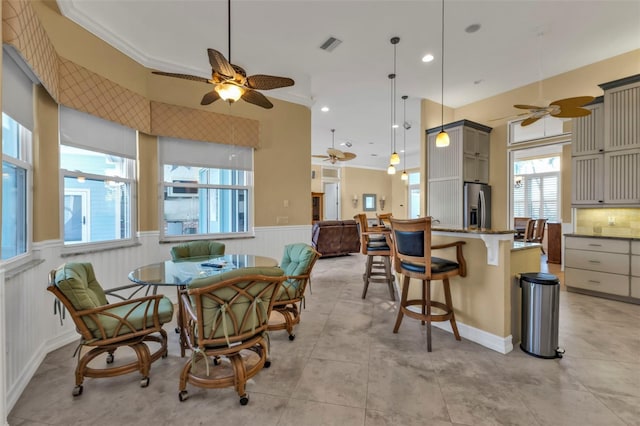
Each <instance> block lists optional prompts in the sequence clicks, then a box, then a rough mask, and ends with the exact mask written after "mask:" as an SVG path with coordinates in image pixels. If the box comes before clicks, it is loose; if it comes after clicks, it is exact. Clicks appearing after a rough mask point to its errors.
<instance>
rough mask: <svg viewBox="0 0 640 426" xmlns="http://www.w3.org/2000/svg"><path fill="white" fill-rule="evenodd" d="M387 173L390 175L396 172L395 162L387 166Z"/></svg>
mask: <svg viewBox="0 0 640 426" xmlns="http://www.w3.org/2000/svg"><path fill="white" fill-rule="evenodd" d="M387 174H388V175H395V174H396V167H395V166H394V165H393V164H389V167H388V168H387Z"/></svg>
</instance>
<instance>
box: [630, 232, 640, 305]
mask: <svg viewBox="0 0 640 426" xmlns="http://www.w3.org/2000/svg"><path fill="white" fill-rule="evenodd" d="M631 297H634V298H636V299H640V241H632V242H631Z"/></svg>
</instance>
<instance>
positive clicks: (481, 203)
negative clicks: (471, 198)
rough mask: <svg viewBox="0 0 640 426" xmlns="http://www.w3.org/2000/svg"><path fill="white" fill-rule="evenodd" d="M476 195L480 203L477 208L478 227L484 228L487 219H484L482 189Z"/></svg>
mask: <svg viewBox="0 0 640 426" xmlns="http://www.w3.org/2000/svg"><path fill="white" fill-rule="evenodd" d="M478 196H479V197H480V203H479V204H480V208H479V210H480V220H479V223H478V226H479V227H480V228H485V225H486V223H487V219H486V211H485V210H486V209H485V202H484V191H482V190H481V191H480V193H479V195H478Z"/></svg>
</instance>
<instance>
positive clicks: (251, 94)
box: [242, 89, 273, 109]
mask: <svg viewBox="0 0 640 426" xmlns="http://www.w3.org/2000/svg"><path fill="white" fill-rule="evenodd" d="M242 99H243V100H245V101H246V102H249V103H250V104H254V105H258V106H259V107H262V108H266V109H271V108H273V104H272V103H271V102H269V99H267V97H266V96H265V95H263V94H262V93H260V92H256V91H255V90H251V89H247V90H246V91H245V92H244V94H243V95H242Z"/></svg>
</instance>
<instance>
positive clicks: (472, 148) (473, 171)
mask: <svg viewBox="0 0 640 426" xmlns="http://www.w3.org/2000/svg"><path fill="white" fill-rule="evenodd" d="M444 129H445V130H446V132H447V133H448V134H449V146H447V147H441V148H439V147H436V145H435V140H436V136H437V134H438V133H439V132H440V130H441V126H438V127H434V128H432V129H429V130H427V150H426V152H427V167H428V171H427V197H428V201H427V214H428V215H429V216H431V217H433V218H434V219H438V220H439V221H440V224H439V226H442V227H452V228H462V227H463V197H464V193H463V190H464V183H465V182H478V183H489V139H490V138H489V133H490V132H491V130H492V129H491V127H487V126H484V125H482V124H479V123H475V122H473V121H469V120H460V121H456V122H453V123H449V124H445V125H444Z"/></svg>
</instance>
